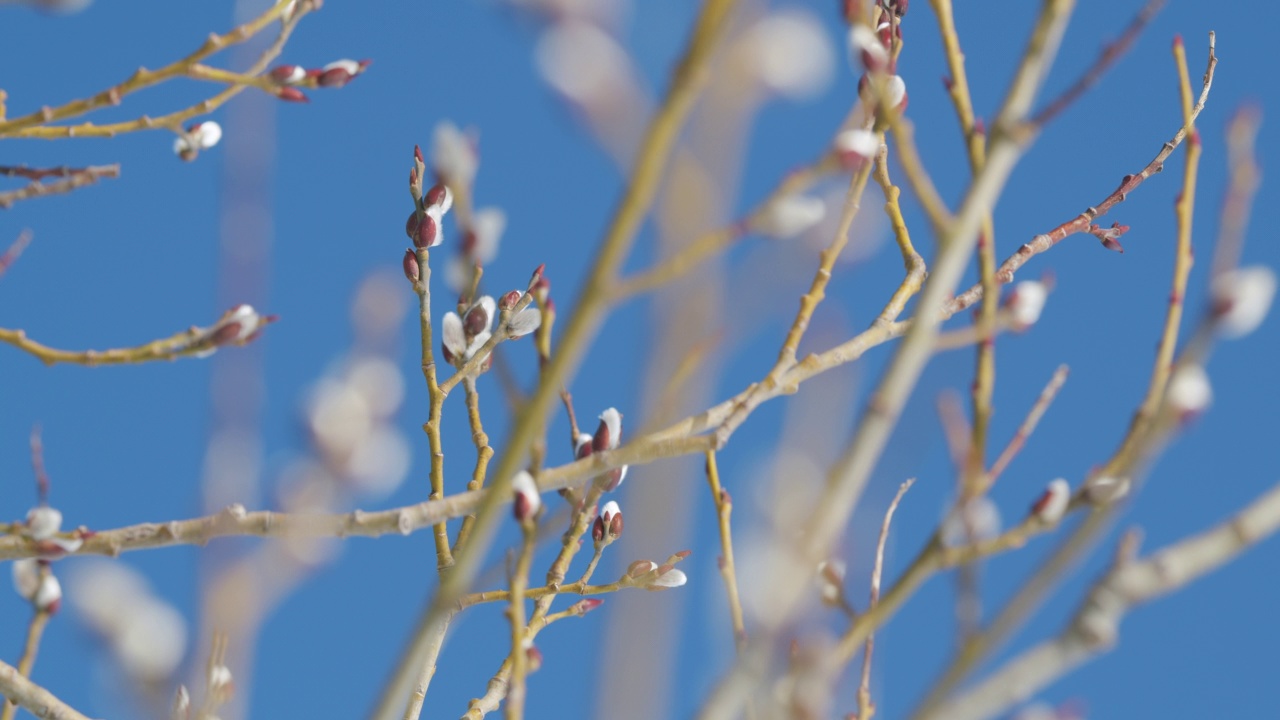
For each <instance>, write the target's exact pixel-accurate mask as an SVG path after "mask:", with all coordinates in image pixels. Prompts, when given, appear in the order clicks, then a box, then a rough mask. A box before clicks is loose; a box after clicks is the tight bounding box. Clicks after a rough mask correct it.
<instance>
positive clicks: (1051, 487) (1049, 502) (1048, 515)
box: [1031, 478, 1071, 525]
mask: <svg viewBox="0 0 1280 720" xmlns="http://www.w3.org/2000/svg"><path fill="white" fill-rule="evenodd" d="M1069 504H1071V486H1070V485H1069V484H1067V481H1066V480H1064V479H1062V478H1057V479H1056V480H1052V481H1050V483H1049V484H1048V485H1047V486H1046V487H1045V489H1044V492H1043V493H1041V494H1040V497H1038V498H1036V501H1035V502H1034V503H1032V504H1031V515H1032V516H1033V517H1035V518H1036V519H1037V520H1039V521H1040V522H1042V523H1045V524H1046V525H1053V524H1056V523H1057V522H1058V521H1059V520H1061V519H1062V516H1063V515H1064V514H1065V513H1066V512H1067V506H1068V505H1069Z"/></svg>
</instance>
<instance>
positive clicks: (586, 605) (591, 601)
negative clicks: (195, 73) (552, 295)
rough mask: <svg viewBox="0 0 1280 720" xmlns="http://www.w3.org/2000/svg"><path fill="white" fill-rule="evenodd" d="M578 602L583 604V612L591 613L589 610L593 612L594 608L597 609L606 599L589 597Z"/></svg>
mask: <svg viewBox="0 0 1280 720" xmlns="http://www.w3.org/2000/svg"><path fill="white" fill-rule="evenodd" d="M578 604H579V605H581V606H582V612H583V613H589V612H591V611H592V610H595V609H596V608H598V607H600V606H601V605H603V604H604V601H603V600H598V599H596V598H587V599H586V600H583V601H581V602H579V603H578Z"/></svg>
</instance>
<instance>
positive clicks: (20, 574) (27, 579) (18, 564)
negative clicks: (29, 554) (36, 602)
mask: <svg viewBox="0 0 1280 720" xmlns="http://www.w3.org/2000/svg"><path fill="white" fill-rule="evenodd" d="M13 589H14V590H15V591H16V592H17V593H18V596H19V597H21V598H22V599H23V600H28V601H29V600H31V599H33V598H34V597H35V596H36V591H37V590H39V589H40V563H39V561H37V560H36V559H35V558H22V559H21V560H14V561H13Z"/></svg>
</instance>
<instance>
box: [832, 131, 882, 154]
mask: <svg viewBox="0 0 1280 720" xmlns="http://www.w3.org/2000/svg"><path fill="white" fill-rule="evenodd" d="M833 144H834V145H835V149H836V150H837V151H839V152H842V153H852V154H854V155H857V156H858V157H861V158H864V159H866V160H870V159H871V158H874V157H875V156H876V153H878V152H880V136H879V135H877V134H875V133H873V132H871V131H870V130H863V129H862V128H853V129H851V130H845V131H843V132H841V133H840V134H839V135H836V138H835V142H834V143H833Z"/></svg>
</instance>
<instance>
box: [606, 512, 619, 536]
mask: <svg viewBox="0 0 1280 720" xmlns="http://www.w3.org/2000/svg"><path fill="white" fill-rule="evenodd" d="M609 534H610V535H612V536H613V537H618V536H619V535H621V534H622V513H614V515H613V517H612V518H610V519H609Z"/></svg>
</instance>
